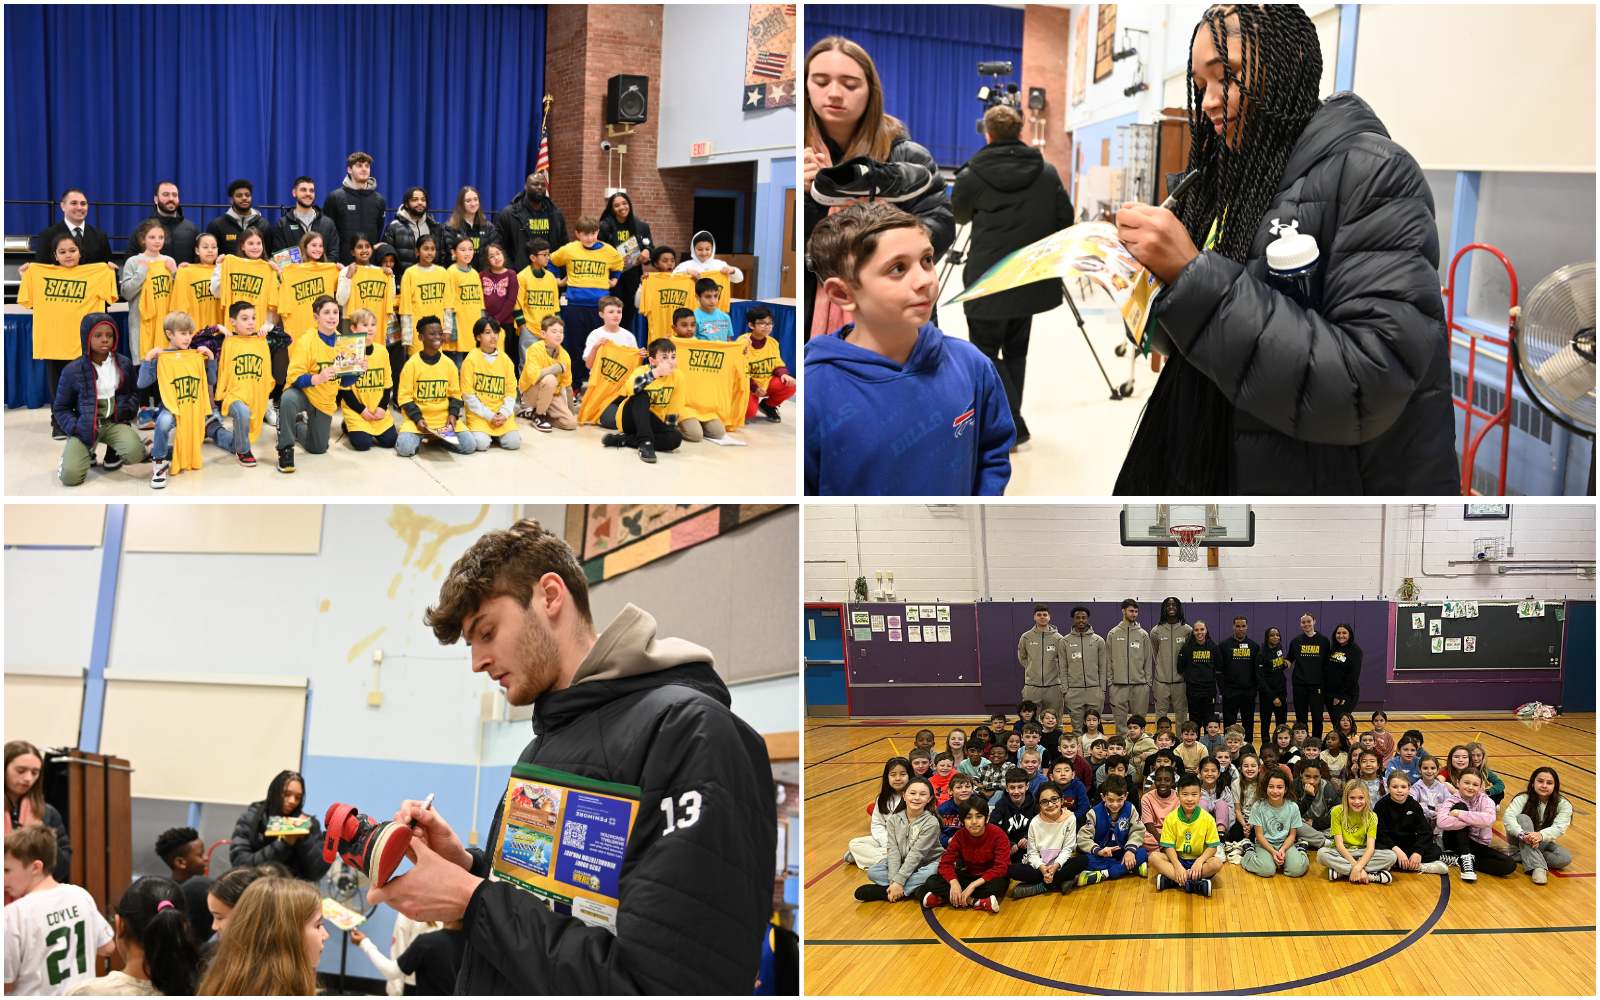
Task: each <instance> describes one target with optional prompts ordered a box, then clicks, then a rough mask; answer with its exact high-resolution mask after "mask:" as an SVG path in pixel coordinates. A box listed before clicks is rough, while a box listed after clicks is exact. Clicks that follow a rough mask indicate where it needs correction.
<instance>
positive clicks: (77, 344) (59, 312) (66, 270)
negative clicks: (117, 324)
mask: <svg viewBox="0 0 1600 1000" xmlns="http://www.w3.org/2000/svg"><path fill="white" fill-rule="evenodd" d="M115 301H117V275H116V272H115V271H113V270H111V268H109V267H106V266H105V265H104V264H79V265H78V266H77V267H62V266H61V265H59V264H34V265H32V266H31V267H29V268H28V270H27V273H25V274H24V275H23V276H22V288H21V289H20V290H19V291H18V293H17V304H18V305H20V306H26V307H28V308H30V309H32V310H33V356H34V358H35V359H38V360H49V361H71V360H72V359H73V358H76V357H80V356H81V355H82V354H83V331H82V327H83V318H84V317H85V316H87V315H89V314H90V313H93V312H105V310H106V307H107V306H109V305H111V303H113V302H115Z"/></svg>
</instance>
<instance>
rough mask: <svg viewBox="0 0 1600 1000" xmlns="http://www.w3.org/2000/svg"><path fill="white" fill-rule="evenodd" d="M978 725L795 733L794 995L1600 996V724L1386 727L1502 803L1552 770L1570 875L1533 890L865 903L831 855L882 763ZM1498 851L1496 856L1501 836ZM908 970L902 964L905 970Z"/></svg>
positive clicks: (1267, 891)
mask: <svg viewBox="0 0 1600 1000" xmlns="http://www.w3.org/2000/svg"><path fill="white" fill-rule="evenodd" d="M978 721H981V720H973V719H950V718H941V719H934V718H925V719H907V720H870V721H869V720H855V721H852V720H847V719H826V718H812V719H808V720H807V724H806V741H805V757H806V764H805V786H804V787H805V793H804V796H805V802H806V805H805V810H806V816H805V827H804V829H805V834H804V837H805V841H804V847H805V868H804V892H805V897H804V910H803V912H804V913H805V918H804V923H805V991H806V993H807V994H810V995H818V994H835V993H837V994H905V993H916V994H938V995H944V996H970V995H994V994H1057V995H1059V994H1071V993H1092V994H1101V993H1219V992H1238V993H1285V994H1319V995H1328V996H1360V995H1387V996H1408V995H1412V996H1424V995H1426V996H1439V995H1466V996H1482V995H1486V994H1517V995H1552V994H1563V995H1567V994H1576V995H1580V996H1583V995H1588V996H1593V995H1594V993H1595V899H1596V896H1595V886H1596V879H1595V865H1596V857H1595V855H1596V850H1595V809H1596V806H1595V801H1594V800H1595V764H1596V753H1595V717H1594V715H1569V716H1563V717H1561V718H1559V719H1557V720H1554V721H1551V722H1542V723H1534V722H1522V721H1518V720H1511V719H1507V718H1506V717H1505V716H1503V715H1502V716H1489V715H1457V716H1449V715H1426V716H1397V717H1396V718H1394V719H1391V720H1390V723H1389V729H1390V731H1392V732H1393V733H1395V735H1396V737H1398V736H1399V734H1400V733H1401V732H1403V731H1404V730H1407V729H1419V730H1421V731H1422V732H1423V734H1424V736H1425V737H1426V742H1427V743H1428V745H1429V750H1430V752H1435V751H1445V750H1448V749H1449V748H1450V747H1451V746H1452V745H1454V744H1456V743H1466V742H1469V741H1471V740H1473V739H1474V738H1477V739H1479V740H1481V741H1482V742H1483V744H1484V746H1485V747H1486V748H1487V749H1488V751H1489V763H1490V765H1491V766H1492V767H1494V769H1495V770H1496V772H1497V773H1499V774H1500V776H1501V777H1502V779H1503V780H1504V781H1505V783H1506V801H1510V798H1511V796H1513V795H1515V794H1516V793H1517V792H1519V791H1521V790H1523V789H1524V788H1525V787H1526V786H1527V776H1528V775H1529V774H1530V773H1531V771H1532V769H1533V768H1535V767H1538V766H1539V765H1540V764H1549V765H1550V766H1552V767H1554V768H1555V769H1556V771H1557V773H1559V774H1560V776H1561V788H1562V792H1563V794H1565V795H1567V796H1568V797H1570V798H1571V800H1572V803H1573V807H1574V809H1573V813H1574V814H1573V818H1572V826H1571V828H1570V829H1569V830H1568V832H1567V833H1566V835H1565V836H1563V837H1562V838H1561V843H1562V845H1563V846H1565V847H1566V848H1567V850H1569V851H1570V852H1571V853H1572V856H1573V863H1572V864H1571V865H1570V866H1569V867H1568V868H1567V870H1566V871H1565V872H1562V873H1556V872H1551V873H1550V874H1551V877H1550V881H1549V883H1548V884H1547V885H1542V886H1540V885H1534V884H1533V882H1532V880H1531V879H1530V878H1529V877H1528V876H1527V875H1526V874H1523V873H1522V871H1521V869H1520V868H1519V869H1518V872H1517V874H1515V875H1513V876H1511V877H1510V878H1505V879H1502V878H1495V877H1493V876H1489V875H1484V874H1481V873H1480V874H1479V876H1478V880H1477V881H1476V882H1475V883H1464V882H1462V881H1461V873H1460V872H1459V871H1457V870H1456V869H1451V871H1450V874H1449V875H1448V876H1445V877H1440V876H1437V875H1413V874H1401V875H1397V876H1396V877H1395V881H1394V883H1393V884H1391V885H1387V886H1384V885H1371V886H1358V885H1351V884H1350V883H1348V882H1343V881H1341V882H1332V883H1330V882H1329V881H1327V876H1326V873H1325V871H1324V870H1323V867H1322V865H1320V864H1318V863H1317V862H1316V860H1315V859H1314V858H1313V860H1312V863H1311V870H1310V871H1309V872H1308V873H1307V874H1306V876H1305V877H1304V878H1299V879H1289V878H1284V877H1282V876H1277V877H1274V878H1272V879H1270V880H1269V879H1261V878H1257V877H1256V876H1254V875H1251V874H1249V873H1248V872H1246V871H1245V870H1244V869H1243V868H1241V867H1239V866H1237V865H1226V866H1224V868H1223V871H1222V873H1221V875H1219V876H1218V877H1217V881H1216V883H1215V886H1216V888H1215V894H1214V895H1213V897H1212V898H1211V899H1206V898H1204V897H1199V896H1189V895H1186V894H1182V893H1178V892H1165V893H1161V894H1159V895H1158V894H1157V893H1156V891H1155V886H1154V882H1153V880H1147V879H1141V878H1137V877H1129V878H1122V879H1118V880H1116V881H1114V882H1109V883H1101V884H1100V885H1095V886H1087V887H1084V888H1082V889H1078V890H1075V891H1073V892H1071V893H1069V894H1068V895H1066V896H1058V895H1055V894H1047V895H1044V896H1034V897H1031V898H1028V899H1022V900H1016V899H1011V898H1009V897H1008V898H1007V899H1006V900H1005V902H1004V903H1003V905H1002V906H1001V908H1000V912H999V913H998V914H987V913H982V912H978V911H973V910H952V909H950V908H949V907H941V908H939V909H936V910H925V909H923V908H922V907H921V906H919V905H916V904H914V903H912V902H901V903H895V904H888V903H858V902H856V900H855V898H854V895H853V893H854V891H855V888H856V886H858V885H861V884H862V883H864V882H866V881H867V877H866V873H865V872H863V871H861V870H860V869H859V868H857V867H855V866H854V865H847V864H845V863H844V862H843V861H842V860H841V859H842V858H843V855H844V851H845V846H846V844H847V842H848V841H849V840H850V839H851V838H852V837H858V836H862V835H864V834H866V832H867V825H868V820H867V815H866V812H865V810H866V807H867V804H868V803H869V802H870V801H871V800H872V798H873V797H874V796H875V795H876V794H877V790H878V786H879V782H880V780H881V776H882V773H883V762H884V761H885V760H886V759H888V758H889V757H891V756H894V753H893V752H891V751H898V752H899V753H901V754H904V753H906V752H907V751H908V750H909V749H910V748H911V745H912V737H913V735H914V734H915V733H916V731H917V730H918V729H922V728H924V727H926V728H929V729H932V730H933V731H934V732H935V733H936V734H937V736H938V739H939V743H940V745H941V746H942V745H943V740H944V735H945V733H946V732H947V731H948V730H949V729H950V728H951V727H952V726H960V727H961V728H964V729H970V728H971V727H972V726H973V725H975V724H977V722H978ZM1495 833H1496V838H1495V844H1496V846H1497V847H1500V848H1502V849H1504V847H1505V843H1504V839H1503V838H1504V831H1503V829H1502V828H1501V827H1500V826H1499V825H1498V824H1496V830H1495ZM908 959H910V960H911V961H907V960H908Z"/></svg>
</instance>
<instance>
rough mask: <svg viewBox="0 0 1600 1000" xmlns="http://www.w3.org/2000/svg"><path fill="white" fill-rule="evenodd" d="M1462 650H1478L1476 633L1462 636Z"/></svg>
mask: <svg viewBox="0 0 1600 1000" xmlns="http://www.w3.org/2000/svg"><path fill="white" fill-rule="evenodd" d="M1461 651H1462V652H1463V653H1476V652H1477V651H1478V637H1477V636H1475V635H1464V636H1462V637H1461Z"/></svg>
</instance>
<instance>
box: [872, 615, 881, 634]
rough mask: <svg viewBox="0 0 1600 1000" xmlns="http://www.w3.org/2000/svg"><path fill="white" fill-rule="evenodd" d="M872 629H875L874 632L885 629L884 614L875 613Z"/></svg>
mask: <svg viewBox="0 0 1600 1000" xmlns="http://www.w3.org/2000/svg"><path fill="white" fill-rule="evenodd" d="M872 631H874V632H882V631H883V616H882V615H873V616H872Z"/></svg>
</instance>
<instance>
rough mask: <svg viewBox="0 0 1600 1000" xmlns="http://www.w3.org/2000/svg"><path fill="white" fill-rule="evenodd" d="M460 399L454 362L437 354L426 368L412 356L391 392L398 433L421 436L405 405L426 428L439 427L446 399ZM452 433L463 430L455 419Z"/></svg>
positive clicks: (445, 417) (445, 412)
mask: <svg viewBox="0 0 1600 1000" xmlns="http://www.w3.org/2000/svg"><path fill="white" fill-rule="evenodd" d="M406 273H407V274H410V273H411V272H409V271H407V272H406ZM460 398H461V373H460V372H459V371H457V369H456V366H455V362H453V361H451V360H450V359H449V358H447V357H445V356H444V355H443V354H440V355H439V360H438V361H436V362H435V363H433V364H431V365H430V364H428V363H427V362H426V361H424V360H422V357H421V355H417V354H414V355H412V356H411V358H410V360H408V361H407V362H406V366H405V367H404V368H402V369H401V370H400V387H399V389H398V390H397V391H396V393H395V405H396V406H399V407H401V411H400V415H401V420H402V422H401V424H400V431H401V433H403V434H421V433H422V431H421V430H420V429H419V428H418V427H417V425H416V424H415V423H414V422H413V421H412V420H411V418H410V417H409V416H407V415H406V413H405V409H404V407H405V404H407V403H416V404H417V407H418V408H419V409H421V410H422V419H423V420H426V421H427V422H428V426H429V427H443V426H445V424H446V423H447V422H448V421H449V418H450V400H452V399H460ZM456 430H458V431H459V430H466V424H465V423H464V422H463V421H461V420H457V421H456Z"/></svg>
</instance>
